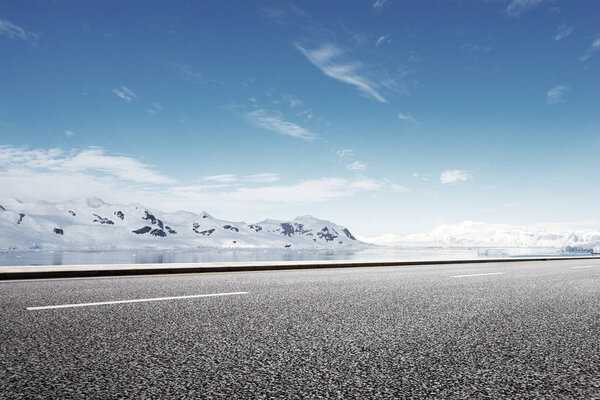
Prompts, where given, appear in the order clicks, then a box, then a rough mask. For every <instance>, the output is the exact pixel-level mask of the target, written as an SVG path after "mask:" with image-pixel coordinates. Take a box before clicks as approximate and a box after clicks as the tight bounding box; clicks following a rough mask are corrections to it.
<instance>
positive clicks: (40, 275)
mask: <svg viewBox="0 0 600 400" xmlns="http://www.w3.org/2000/svg"><path fill="white" fill-rule="evenodd" d="M597 259H600V256H589V257H531V258H528V257H516V258H489V259H470V260H427V261H350V262H348V261H300V262H299V261H281V262H262V263H259V262H233V263H200V264H192V263H190V264H125V265H124V264H115V265H70V266H23V267H16V266H15V267H0V280H2V281H9V280H21V279H52V278H94V277H115V276H133V275H169V274H201V273H207V272H250V271H273V270H298V269H323V268H366V267H394V266H398V267H399V266H424V265H451V264H489V263H509V262H510V263H514V262H531V261H540V262H541V261H568V260H597Z"/></svg>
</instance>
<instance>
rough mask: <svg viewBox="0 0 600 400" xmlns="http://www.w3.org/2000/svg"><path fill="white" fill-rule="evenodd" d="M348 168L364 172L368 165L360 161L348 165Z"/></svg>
mask: <svg viewBox="0 0 600 400" xmlns="http://www.w3.org/2000/svg"><path fill="white" fill-rule="evenodd" d="M346 167H347V168H348V169H349V170H350V171H364V170H365V169H367V164H364V163H361V162H360V161H354V162H352V163H350V164H348V165H346Z"/></svg>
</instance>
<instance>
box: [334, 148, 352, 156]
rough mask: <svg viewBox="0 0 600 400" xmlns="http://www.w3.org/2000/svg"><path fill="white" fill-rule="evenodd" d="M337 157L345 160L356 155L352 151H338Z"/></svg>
mask: <svg viewBox="0 0 600 400" xmlns="http://www.w3.org/2000/svg"><path fill="white" fill-rule="evenodd" d="M336 153H337V155H338V156H340V157H342V158H344V157H352V156H353V155H354V152H353V151H352V150H350V149H340V150H338V151H336Z"/></svg>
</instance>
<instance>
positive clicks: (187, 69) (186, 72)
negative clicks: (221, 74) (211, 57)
mask: <svg viewBox="0 0 600 400" xmlns="http://www.w3.org/2000/svg"><path fill="white" fill-rule="evenodd" d="M165 65H166V66H167V67H168V68H170V69H171V70H173V71H175V72H176V73H178V74H179V75H181V76H182V77H183V78H184V79H186V80H188V81H190V82H194V83H199V84H206V83H208V81H207V80H206V79H204V76H203V75H202V74H201V73H200V72H198V71H196V70H195V69H194V67H192V66H191V65H189V64H185V63H179V62H174V61H166V62H165Z"/></svg>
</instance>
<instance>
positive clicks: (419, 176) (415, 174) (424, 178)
mask: <svg viewBox="0 0 600 400" xmlns="http://www.w3.org/2000/svg"><path fill="white" fill-rule="evenodd" d="M412 177H413V178H416V179H420V180H422V181H423V182H427V181H429V175H427V174H421V173H419V172H413V174H412Z"/></svg>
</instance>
